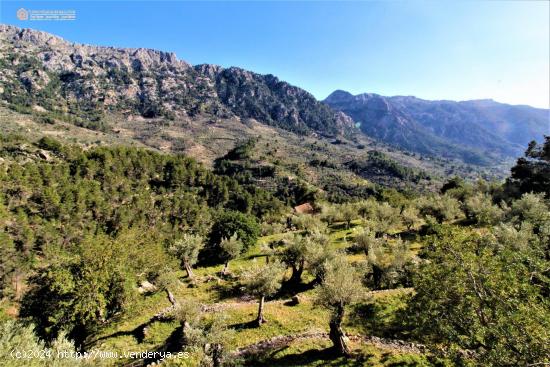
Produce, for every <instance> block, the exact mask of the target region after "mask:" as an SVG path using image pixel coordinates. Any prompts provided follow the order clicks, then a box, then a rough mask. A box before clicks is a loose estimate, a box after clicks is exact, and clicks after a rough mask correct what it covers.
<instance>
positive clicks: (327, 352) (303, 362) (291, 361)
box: [245, 346, 364, 367]
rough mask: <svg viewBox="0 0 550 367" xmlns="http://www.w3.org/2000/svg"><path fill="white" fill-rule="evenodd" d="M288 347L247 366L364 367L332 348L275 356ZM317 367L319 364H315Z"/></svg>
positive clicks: (254, 360) (358, 361)
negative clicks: (309, 366) (313, 366)
mask: <svg viewBox="0 0 550 367" xmlns="http://www.w3.org/2000/svg"><path fill="white" fill-rule="evenodd" d="M287 348H288V346H284V347H281V348H278V349H276V350H272V351H270V353H268V354H265V355H264V356H262V357H259V358H254V359H253V360H252V359H251V360H249V361H246V362H245V366H258V365H262V366H272V367H276V366H277V367H283V366H286V367H292V366H295V367H298V366H308V365H310V364H314V363H319V362H322V364H321V365H323V366H347V367H350V366H358V367H359V366H364V363H363V361H362V360H359V359H354V358H344V357H341V356H339V355H338V354H336V353H335V350H334V349H333V348H332V347H330V348H325V349H310V350H307V351H305V352H302V353H290V354H286V355H283V356H281V357H276V356H275V355H276V354H278V353H280V352H282V351H284V350H285V349H287ZM315 365H317V364H315Z"/></svg>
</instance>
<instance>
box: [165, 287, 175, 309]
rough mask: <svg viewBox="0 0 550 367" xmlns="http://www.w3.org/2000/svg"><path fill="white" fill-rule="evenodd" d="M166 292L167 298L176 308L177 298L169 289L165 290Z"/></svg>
mask: <svg viewBox="0 0 550 367" xmlns="http://www.w3.org/2000/svg"><path fill="white" fill-rule="evenodd" d="M165 290H166V296H168V301H170V303H171V304H172V306H175V305H176V303H177V302H176V297H174V295H173V294H172V292H170V290H169V289H168V288H166V289H165Z"/></svg>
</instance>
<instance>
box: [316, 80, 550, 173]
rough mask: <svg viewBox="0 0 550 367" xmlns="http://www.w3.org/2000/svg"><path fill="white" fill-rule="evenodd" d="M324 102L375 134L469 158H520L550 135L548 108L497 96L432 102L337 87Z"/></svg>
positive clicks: (415, 148) (411, 147) (420, 149)
mask: <svg viewBox="0 0 550 367" xmlns="http://www.w3.org/2000/svg"><path fill="white" fill-rule="evenodd" d="M324 102H325V103H326V104H328V105H329V106H331V107H332V108H334V109H336V110H339V111H342V112H344V113H345V114H347V115H348V116H350V117H351V118H352V119H353V120H354V121H356V123H357V125H358V126H359V127H360V129H361V131H363V132H364V133H365V134H367V135H369V136H371V137H373V138H375V139H378V140H381V141H384V142H386V143H389V144H393V145H396V146H399V147H401V148H405V149H407V150H410V151H414V152H418V153H421V154H430V155H438V156H445V157H454V158H460V159H462V160H464V161H466V162H470V163H480V164H483V163H488V162H489V160H488V159H487V158H506V157H517V156H519V155H521V154H522V152H523V151H524V150H525V147H526V146H527V144H528V143H529V142H530V141H531V140H534V139H536V140H538V141H542V140H543V136H544V135H548V134H550V112H549V110H547V109H540V108H533V107H529V106H512V105H508V104H503V103H497V102H495V101H493V100H472V101H463V102H454V101H427V100H423V99H419V98H416V97H410V96H396V97H384V96H380V95H377V94H372V93H365V94H358V95H352V94H351V93H348V92H345V91H342V90H337V91H335V92H333V93H332V94H331V95H330V96H328V97H327V98H326V99H325V100H324Z"/></svg>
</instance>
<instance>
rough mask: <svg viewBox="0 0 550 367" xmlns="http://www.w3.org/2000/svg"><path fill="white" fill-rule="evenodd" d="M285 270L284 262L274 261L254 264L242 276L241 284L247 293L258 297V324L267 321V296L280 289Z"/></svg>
mask: <svg viewBox="0 0 550 367" xmlns="http://www.w3.org/2000/svg"><path fill="white" fill-rule="evenodd" d="M284 270H285V267H284V265H283V264H281V263H280V262H278V261H272V262H270V263H269V264H265V265H262V266H259V265H258V264H254V265H253V266H252V267H251V268H250V269H248V270H246V271H245V272H243V274H242V276H241V284H242V288H243V290H244V291H245V293H247V294H249V295H251V296H255V297H258V317H257V318H256V321H255V322H256V324H257V325H258V326H261V325H262V324H263V323H265V322H267V320H266V319H265V317H264V303H265V297H269V296H271V295H273V294H274V293H275V292H277V291H278V290H279V288H280V287H281V280H282V277H283V273H284Z"/></svg>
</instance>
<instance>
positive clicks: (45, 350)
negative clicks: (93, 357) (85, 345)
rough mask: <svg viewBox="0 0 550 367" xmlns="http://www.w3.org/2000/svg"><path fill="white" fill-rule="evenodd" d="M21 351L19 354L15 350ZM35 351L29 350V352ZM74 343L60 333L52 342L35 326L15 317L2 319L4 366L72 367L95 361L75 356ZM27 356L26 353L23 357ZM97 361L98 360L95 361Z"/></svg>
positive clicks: (0, 346)
mask: <svg viewBox="0 0 550 367" xmlns="http://www.w3.org/2000/svg"><path fill="white" fill-rule="evenodd" d="M12 351H13V352H14V353H15V352H19V353H21V355H20V356H19V358H17V356H16V354H13V355H11V354H10V353H11V352H12ZM33 352H34V353H36V354H32V355H31V354H30V353H33ZM70 355H73V356H74V355H75V347H74V345H73V344H72V343H71V342H70V341H68V340H67V339H66V338H65V335H63V334H61V335H59V337H57V338H56V339H55V340H53V341H52V342H51V343H50V345H49V346H46V344H45V343H44V342H43V341H41V340H39V339H38V338H37V337H36V335H35V334H34V332H33V327H32V326H25V325H23V324H21V323H18V322H16V321H14V320H7V321H3V322H1V323H0V361H2V366H5V367H42V366H44V367H46V366H55V367H65V366H67V367H70V366H85V365H89V366H91V365H93V363H90V362H89V361H86V360H85V359H83V358H74V357H70ZM23 356H26V357H23ZM94 363H95V362H94Z"/></svg>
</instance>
